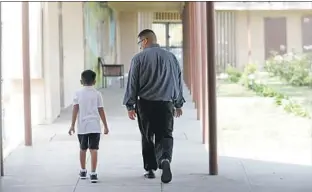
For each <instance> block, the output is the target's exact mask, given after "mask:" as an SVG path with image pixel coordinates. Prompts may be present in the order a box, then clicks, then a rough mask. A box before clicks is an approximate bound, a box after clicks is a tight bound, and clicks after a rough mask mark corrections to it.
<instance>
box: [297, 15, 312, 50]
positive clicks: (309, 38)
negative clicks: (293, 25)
mask: <svg viewBox="0 0 312 192" xmlns="http://www.w3.org/2000/svg"><path fill="white" fill-rule="evenodd" d="M311 32H312V15H306V16H303V17H302V18H301V33H302V51H303V52H304V53H307V52H312V35H311ZM298 51H300V50H298Z"/></svg>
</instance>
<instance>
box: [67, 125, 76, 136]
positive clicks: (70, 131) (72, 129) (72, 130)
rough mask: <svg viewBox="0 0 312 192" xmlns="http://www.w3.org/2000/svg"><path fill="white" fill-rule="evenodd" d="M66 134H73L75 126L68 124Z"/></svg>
mask: <svg viewBox="0 0 312 192" xmlns="http://www.w3.org/2000/svg"><path fill="white" fill-rule="evenodd" d="M68 134H69V135H73V134H75V126H70V129H69V131H68Z"/></svg>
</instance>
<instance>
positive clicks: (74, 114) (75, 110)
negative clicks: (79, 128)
mask: <svg viewBox="0 0 312 192" xmlns="http://www.w3.org/2000/svg"><path fill="white" fill-rule="evenodd" d="M78 112H79V104H78V95H77V93H76V94H75V96H74V99H73V112H72V122H71V129H75V124H76V120H77V116H78Z"/></svg>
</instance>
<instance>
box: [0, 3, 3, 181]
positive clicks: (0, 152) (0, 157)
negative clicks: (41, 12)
mask: <svg viewBox="0 0 312 192" xmlns="http://www.w3.org/2000/svg"><path fill="white" fill-rule="evenodd" d="M1 13H2V9H1V2H0V101H2V17H1V15H2V14H1ZM2 117H3V116H2V102H0V177H2V176H4V167H3V165H4V163H3V161H4V160H3V126H2V125H3V124H2V121H3V119H2Z"/></svg>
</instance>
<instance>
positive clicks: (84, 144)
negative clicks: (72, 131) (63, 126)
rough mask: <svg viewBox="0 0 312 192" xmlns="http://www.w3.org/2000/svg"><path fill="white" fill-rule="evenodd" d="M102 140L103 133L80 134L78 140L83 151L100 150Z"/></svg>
mask: <svg viewBox="0 0 312 192" xmlns="http://www.w3.org/2000/svg"><path fill="white" fill-rule="evenodd" d="M100 139H101V133H88V134H78V140H79V143H80V149H81V150H87V149H91V150H98V149H99V144H100Z"/></svg>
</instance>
